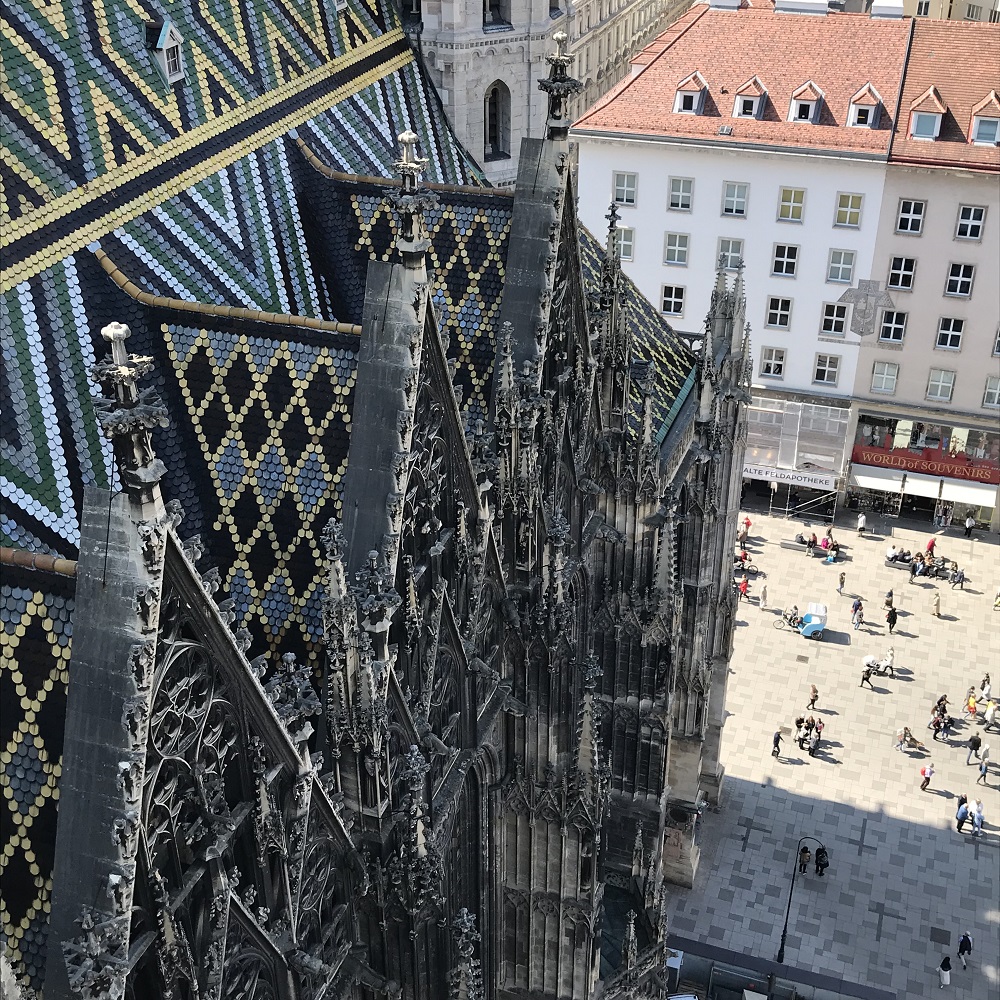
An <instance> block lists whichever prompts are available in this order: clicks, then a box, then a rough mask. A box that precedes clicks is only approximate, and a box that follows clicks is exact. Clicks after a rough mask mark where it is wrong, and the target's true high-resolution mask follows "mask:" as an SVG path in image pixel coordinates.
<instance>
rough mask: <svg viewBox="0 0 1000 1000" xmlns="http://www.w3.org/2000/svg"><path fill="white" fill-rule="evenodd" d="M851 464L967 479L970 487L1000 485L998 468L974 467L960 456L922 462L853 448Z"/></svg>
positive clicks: (902, 453) (899, 453) (903, 454)
mask: <svg viewBox="0 0 1000 1000" xmlns="http://www.w3.org/2000/svg"><path fill="white" fill-rule="evenodd" d="M851 460H852V461H853V462H855V463H856V464H859V465H877V466H879V468H882V469H898V470H899V471H900V472H919V473H922V474H923V475H926V476H943V477H944V478H946V479H968V480H969V481H970V482H973V483H1000V467H998V466H996V465H973V464H972V463H971V462H969V461H967V460H966V459H964V458H962V457H961V456H960V455H956V456H954V457H952V456H951V455H941V456H939V457H937V458H921V457H920V456H919V455H910V454H907V453H906V452H905V451H882V450H881V449H880V448H866V447H865V446H864V445H855V446H854V451H853V452H852V453H851Z"/></svg>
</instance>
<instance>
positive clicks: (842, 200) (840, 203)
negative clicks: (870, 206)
mask: <svg viewBox="0 0 1000 1000" xmlns="http://www.w3.org/2000/svg"><path fill="white" fill-rule="evenodd" d="M863 200H864V195H860V194H838V195H837V216H836V220H835V222H834V225H835V226H846V227H847V228H849V229H857V228H858V227H859V226H860V225H861V203H862V201H863Z"/></svg>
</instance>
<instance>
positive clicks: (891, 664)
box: [881, 629, 896, 680]
mask: <svg viewBox="0 0 1000 1000" xmlns="http://www.w3.org/2000/svg"><path fill="white" fill-rule="evenodd" d="M889 631H890V632H891V631H892V630H891V629H890V630H889ZM881 666H882V672H883V673H884V672H885V671H886V670H888V671H889V673H890V674H891V675H892V677H893V680H895V678H896V650H895V647H893V646H890V647H889V648H888V649H887V650H886V651H885V659H884V660H883V661H882V664H881Z"/></svg>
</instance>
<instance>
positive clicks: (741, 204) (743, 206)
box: [722, 181, 750, 218]
mask: <svg viewBox="0 0 1000 1000" xmlns="http://www.w3.org/2000/svg"><path fill="white" fill-rule="evenodd" d="M749 194H750V185H749V184H738V183H735V182H733V181H726V183H725V185H724V187H723V193H722V214H723V215H735V216H738V217H739V218H744V217H745V216H746V214H747V198H748V196H749Z"/></svg>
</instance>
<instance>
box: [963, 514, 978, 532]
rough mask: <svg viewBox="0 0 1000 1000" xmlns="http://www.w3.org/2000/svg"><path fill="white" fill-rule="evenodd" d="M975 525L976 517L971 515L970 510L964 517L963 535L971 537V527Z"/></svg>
mask: <svg viewBox="0 0 1000 1000" xmlns="http://www.w3.org/2000/svg"><path fill="white" fill-rule="evenodd" d="M975 526H976V519H975V518H974V517H973V516H972V511H971V510H970V511H969V513H968V514H967V515H966V517H965V537H966V538H971V537H972V529H973V528H974V527H975Z"/></svg>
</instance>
